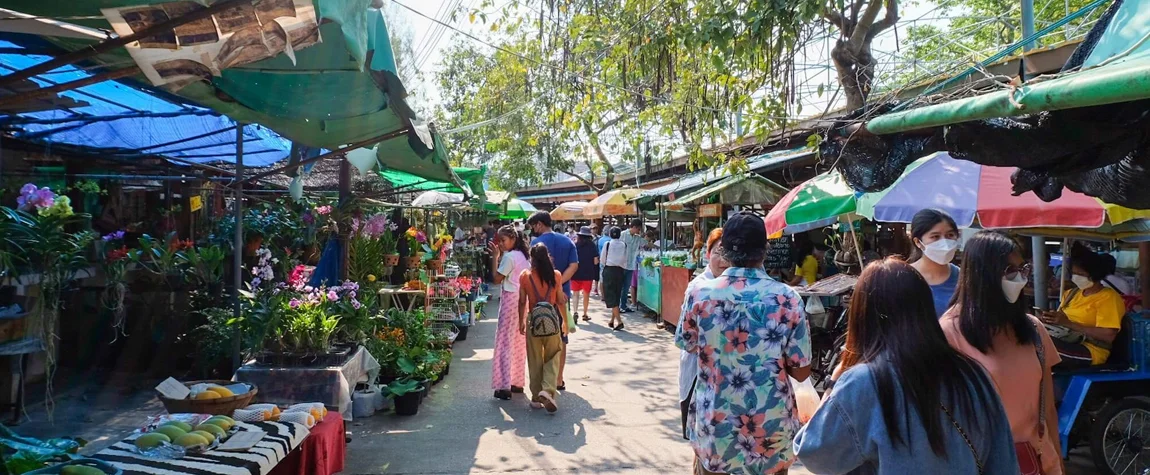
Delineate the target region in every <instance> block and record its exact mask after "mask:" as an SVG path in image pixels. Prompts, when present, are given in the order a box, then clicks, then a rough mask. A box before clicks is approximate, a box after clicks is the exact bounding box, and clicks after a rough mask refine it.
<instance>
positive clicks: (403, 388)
mask: <svg viewBox="0 0 1150 475" xmlns="http://www.w3.org/2000/svg"><path fill="white" fill-rule="evenodd" d="M422 390H423V385H422V384H421V383H420V382H419V381H415V380H412V379H403V380H399V381H393V382H392V383H391V384H388V385H387V395H388V397H392V398H397V397H400V396H402V395H404V394H410V393H413V392H416V391H422Z"/></svg>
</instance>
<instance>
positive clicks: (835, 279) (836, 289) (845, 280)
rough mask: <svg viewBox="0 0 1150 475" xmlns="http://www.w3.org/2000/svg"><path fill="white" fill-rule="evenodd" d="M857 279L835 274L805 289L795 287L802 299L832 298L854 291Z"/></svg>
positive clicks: (851, 276)
mask: <svg viewBox="0 0 1150 475" xmlns="http://www.w3.org/2000/svg"><path fill="white" fill-rule="evenodd" d="M858 280H859V278H858V277H856V276H853V275H847V274H835V275H832V276H830V277H827V278H825V279H822V280H820V281H818V282H815V283H814V284H812V285H808V286H806V287H796V288H795V290H796V291H798V293H799V295H800V296H802V297H834V296H836V295H840V294H844V293H846V292H847V291H850V290H851V289H854V287H855V283H857V282H858Z"/></svg>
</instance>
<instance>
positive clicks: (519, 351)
mask: <svg viewBox="0 0 1150 475" xmlns="http://www.w3.org/2000/svg"><path fill="white" fill-rule="evenodd" d="M518 307H519V292H508V291H506V290H504V291H503V294H502V295H501V296H500V297H499V328H498V329H497V330H496V333H495V357H494V359H493V360H492V362H491V389H495V390H499V389H511V387H512V386H515V387H520V388H522V387H524V386H526V385H525V384H524V383H525V382H526V379H527V377H526V373H525V370H526V368H527V337H526V336H524V335H522V334H520V333H519V308H518Z"/></svg>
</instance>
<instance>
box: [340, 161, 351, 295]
mask: <svg viewBox="0 0 1150 475" xmlns="http://www.w3.org/2000/svg"><path fill="white" fill-rule="evenodd" d="M349 203H351V164H350V163H348V162H347V160H346V159H345V160H340V162H339V206H340V208H342V209H345V210H346V209H348V204H349ZM347 222H348V223H350V222H351V221H350V220H348V221H347ZM339 244H340V246H339V279H340V281H344V280H347V269H348V260H349V259H350V258H351V230H350V229H347V227H346V226H341V227H340V229H339Z"/></svg>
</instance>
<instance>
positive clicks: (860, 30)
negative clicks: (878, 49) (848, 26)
mask: <svg viewBox="0 0 1150 475" xmlns="http://www.w3.org/2000/svg"><path fill="white" fill-rule="evenodd" d="M888 1H890V0H888ZM882 5H883V2H882V1H881V0H870V3H868V4H867V6H866V11H865V12H863V16H862V18H859V21H858V24H856V25H855V26H854V31H852V32H851V37H850V39H849V40H848V41H847V45H848V46H849V47H850V51H851V53H852V54H858V53H859V52H860V51H862V47H863V45H864V44H865V43H866V38H867V35H868V34H869V33H870V30H871V27H872V26H874V21H875V19H876V18H878V12H879V10H882Z"/></svg>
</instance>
